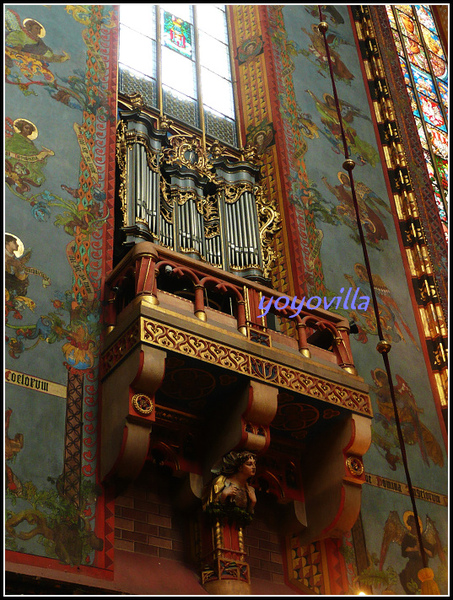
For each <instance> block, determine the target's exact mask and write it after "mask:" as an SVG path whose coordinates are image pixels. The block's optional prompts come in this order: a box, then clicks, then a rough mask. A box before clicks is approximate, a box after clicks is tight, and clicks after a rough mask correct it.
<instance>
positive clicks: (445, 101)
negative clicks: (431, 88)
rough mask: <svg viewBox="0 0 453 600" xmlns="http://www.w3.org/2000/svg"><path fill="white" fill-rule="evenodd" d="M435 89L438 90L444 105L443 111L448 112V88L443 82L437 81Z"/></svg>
mask: <svg viewBox="0 0 453 600" xmlns="http://www.w3.org/2000/svg"><path fill="white" fill-rule="evenodd" d="M437 87H438V88H439V93H440V97H441V100H442V104H443V105H444V107H445V110H448V86H447V84H446V83H444V82H443V81H438V82H437Z"/></svg>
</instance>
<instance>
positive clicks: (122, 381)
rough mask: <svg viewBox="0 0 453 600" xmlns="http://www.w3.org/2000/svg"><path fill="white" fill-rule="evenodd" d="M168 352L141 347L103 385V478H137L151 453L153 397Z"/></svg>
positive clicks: (159, 381) (140, 345) (153, 418)
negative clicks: (149, 450) (149, 452)
mask: <svg viewBox="0 0 453 600" xmlns="http://www.w3.org/2000/svg"><path fill="white" fill-rule="evenodd" d="M166 355H167V353H166V352H165V351H163V350H160V349H158V348H152V347H150V346H147V345H145V344H139V345H138V346H137V347H136V348H135V349H134V350H133V351H132V352H131V353H130V354H128V355H127V356H126V357H125V359H124V360H122V361H121V362H120V363H118V364H117V365H116V366H115V367H114V368H113V369H112V370H111V371H110V372H109V373H108V375H107V376H106V378H105V379H104V381H103V384H102V409H101V423H102V425H101V436H102V437H101V458H100V463H101V479H102V481H105V482H110V481H112V480H121V481H124V480H127V481H131V480H133V479H135V478H136V477H137V476H138V474H139V473H140V471H141V469H142V467H143V465H144V463H145V460H146V456H147V454H148V448H149V442H150V433H151V427H152V424H153V422H154V421H155V402H154V395H155V393H156V391H157V390H158V389H159V387H160V385H161V382H162V379H163V377H164V373H165V358H166Z"/></svg>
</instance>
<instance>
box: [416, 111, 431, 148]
mask: <svg viewBox="0 0 453 600" xmlns="http://www.w3.org/2000/svg"><path fill="white" fill-rule="evenodd" d="M417 110H418V109H417ZM415 124H416V125H417V131H418V135H419V137H420V142H421V144H422V148H423V149H424V150H429V144H428V141H427V139H426V134H425V130H424V129H423V123H422V121H421V119H420V117H416V118H415Z"/></svg>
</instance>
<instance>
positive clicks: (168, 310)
mask: <svg viewBox="0 0 453 600" xmlns="http://www.w3.org/2000/svg"><path fill="white" fill-rule="evenodd" d="M272 294H273V295H274V296H275V295H276V293H275V292H273V290H270V289H269V288H266V287H265V286H262V285H261V284H259V283H257V282H254V281H250V280H247V279H244V278H240V277H237V276H236V275H234V274H231V273H227V272H225V271H221V270H220V269H217V268H215V267H212V266H210V265H207V264H206V263H204V262H202V261H200V260H195V259H192V258H190V257H188V256H183V255H181V254H177V253H175V252H172V251H171V250H168V249H163V248H161V247H159V246H157V245H154V244H153V243H151V242H141V243H139V244H136V245H135V246H133V247H132V249H131V250H130V251H129V253H128V254H127V256H126V257H125V258H124V259H123V260H122V261H121V262H120V263H119V264H118V265H117V267H116V268H115V269H114V270H113V272H112V273H111V274H110V276H109V277H108V280H107V281H106V295H105V323H106V335H105V341H104V347H103V352H102V389H103V396H102V410H101V420H102V446H101V472H102V478H103V480H104V481H111V482H115V481H124V480H133V479H134V478H136V477H137V475H138V474H139V472H140V470H141V468H142V466H143V464H144V462H145V461H146V460H150V459H152V456H153V455H157V454H158V455H159V457H160V458H159V460H160V461H161V463H162V464H165V465H167V466H169V467H170V468H171V469H172V470H173V473H174V474H175V475H177V476H178V477H179V478H180V479H181V481H182V482H183V483H184V481H186V484H184V485H185V502H186V503H187V502H188V503H192V507H195V506H198V507H199V509H200V510H201V505H202V502H201V490H202V488H203V485H205V484H206V482H207V481H209V479H210V477H211V469H212V468H213V466H214V465H215V464H217V463H218V461H219V460H220V459H221V458H222V456H224V455H225V454H227V453H228V452H230V451H231V450H248V451H252V452H253V453H255V454H256V455H257V457H258V460H257V472H256V476H255V478H254V486H255V487H256V489H257V494H258V495H259V494H260V493H261V492H262V493H264V492H267V493H271V494H273V495H275V496H276V497H277V500H278V506H279V510H280V511H281V523H282V530H284V531H285V532H286V533H288V534H289V533H296V532H297V533H299V534H300V535H301V536H302V538H301V539H302V540H303V541H305V542H307V543H309V542H310V541H314V540H317V539H321V538H323V537H336V536H341V535H343V534H344V533H345V532H347V531H349V530H350V529H351V527H352V525H353V524H354V522H355V520H356V518H357V516H358V514H359V510H360V500H361V486H362V484H363V483H364V477H365V476H364V471H363V463H362V457H363V455H364V454H365V453H366V451H367V450H368V447H369V445H370V443H371V427H370V425H371V417H372V411H371V403H370V398H369V396H368V388H367V386H366V384H365V383H364V381H363V380H362V379H361V378H360V377H359V376H357V375H356V373H355V368H354V364H353V360H352V354H351V349H350V345H349V325H348V323H347V321H346V320H345V319H343V318H342V317H340V316H339V315H336V314H333V313H329V312H327V311H325V310H322V309H316V310H305V309H304V310H303V311H301V312H300V314H299V315H297V316H298V318H299V321H297V319H295V318H294V319H292V322H293V321H297V324H298V325H296V326H294V327H293V328H292V335H285V334H283V333H281V332H278V331H275V330H273V329H271V328H270V327H269V325H270V322H267V321H266V319H259V318H258V315H259V312H260V311H259V306H258V304H259V301H260V299H261V298H263V297H264V298H269V297H271V296H272ZM279 318H281V319H284V318H286V319H290V318H292V317H291V312H290V311H289V312H288V311H286V313H284V314H279ZM290 331H291V328H290ZM301 331H302V332H303V335H301ZM326 331H328V333H329V336H330V337H328V343H327V344H326V343H325V340H326V335H325V332H326ZM318 334H322V335H318ZM319 340H322V341H321V343H319V345H316V344H317V341H319ZM189 439H190V440H191V442H192V443H191V445H190V448H191V449H190V452H189V450H187V448H188V447H189V444H188V443H187V441H188V440H189ZM156 453H157V454H156ZM222 527H223V525H222ZM214 529H215V527H214ZM222 531H223V534H222V535H227V533H225V531H226V530H223V529H222ZM235 531H236V530H235ZM236 533H237V532H236ZM236 533H234V535H236ZM241 535H242V534H241ZM234 539H236V538H234ZM238 540H239V538H238ZM238 540H236V541H237V544H236V542H235V543H234V544H233V541H234V540H233V538H232V541H231V543H232V544H233V546H232V551H233V550H234V552H239V553H242V554H241V559H240V560H239V559H238V560H239V562H241V564H242V563H244V564H246V557H245V554H244V553H243V550H242V549H241V548H243V546H240V545H239V541H238ZM214 541H215V539H214ZM219 543H220V542H219ZM236 546H237V547H236ZM223 547H224V546H222V548H223ZM214 550H215V547H213V548H212V552H214ZM234 552H233V553H234ZM219 556H220V555H219ZM222 556H223V555H222ZM225 556H226V555H225ZM238 556H239V555H238ZM223 558H225V557H223ZM227 562H228V561H227ZM212 564H213V563H212ZM222 564H223V563H222ZM225 564H226V563H225ZM216 569H217V571H218V573H220V571H219V569H221V567H220V566H219V567H218V568H217V567H216ZM216 569H214V574H212V573H211V574H210V575H209V576H208V575H207V571H206V572H205V574H204V575H203V577H205V579H206V578H207V579H206V581H207V580H208V579H209V586H208V587H210V589H212V590H213V591H212V593H236V592H231V591H230V592H228V591H225V590H227V589H230V588H231V586H233V587H234V586H235V585H236V584H233V583H231V581H232V579H235V578H236V579H235V580H236V581H237V582H238V581H239V583H237V585H239V586H240V587H241V586H242V587H243V583H244V581H246V579H247V578H245V579H244V581H243V582H242V583H241V581H242V580H241V577H242V575H240V574H239V575H238V574H237V573H236V572H235V575H234V577H233V575H232V576H231V577H229V576H228V570H227V572H226V575H225V577H224V576H223V575H222V576H220V575H219V574H218V573H217V571H216ZM244 569H245V570H244V573H246V572H247V573H248V570H247V568H245V567H244ZM215 573H217V575H216V574H215ZM222 573H223V571H222ZM232 573H233V571H231V572H230V574H232ZM244 577H245V575H244ZM223 580H226V581H229V583H226V584H225V583H221V582H222V581H223ZM219 582H220V583H219ZM246 583H247V582H246ZM244 585H245V584H244ZM247 585H248V583H247ZM247 585H245V591H241V593H248V592H247V591H246V590H247V589H248V588H247ZM225 586H226V587H225ZM242 587H241V589H242ZM231 589H232V588H231Z"/></svg>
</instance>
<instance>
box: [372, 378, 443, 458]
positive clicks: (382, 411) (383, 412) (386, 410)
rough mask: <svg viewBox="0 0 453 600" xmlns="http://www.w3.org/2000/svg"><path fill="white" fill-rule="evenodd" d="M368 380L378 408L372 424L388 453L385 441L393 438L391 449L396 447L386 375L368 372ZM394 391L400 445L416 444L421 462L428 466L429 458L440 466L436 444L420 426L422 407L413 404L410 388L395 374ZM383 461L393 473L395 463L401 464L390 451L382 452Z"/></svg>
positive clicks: (393, 418) (396, 439)
mask: <svg viewBox="0 0 453 600" xmlns="http://www.w3.org/2000/svg"><path fill="white" fill-rule="evenodd" d="M371 377H372V378H373V381H374V383H375V386H374V387H373V388H372V390H373V392H374V393H375V394H376V398H377V405H378V409H379V414H376V415H375V423H376V425H377V424H379V425H381V427H382V428H383V430H384V432H385V434H386V440H387V441H386V443H385V444H384V447H382V450H391V444H390V442H389V439H392V438H393V446H394V447H397V446H399V444H397V442H398V436H397V432H396V424H395V414H394V410H393V402H392V398H391V394H390V387H389V383H388V378H387V374H386V373H385V371H383V370H382V369H374V370H372V371H371ZM394 390H395V398H396V406H397V409H398V415H399V418H400V423H401V430H402V433H403V439H404V442H405V443H406V444H408V445H409V446H415V445H417V446H418V447H419V449H420V455H421V457H422V460H423V462H424V463H425V464H426V465H427V466H430V459H431V461H432V462H433V463H434V464H436V465H438V466H439V467H443V465H444V458H443V454H442V449H441V447H440V444H439V443H438V442H437V440H436V438H435V437H434V435H433V434H432V433H431V431H430V430H429V429H428V428H427V427H426V426H425V425H424V424H423V423H422V421H421V415H422V414H423V412H424V411H423V408H420V407H419V406H418V405H417V403H416V401H415V397H414V394H413V393H412V390H411V388H410V387H409V385H408V384H407V382H406V381H405V380H404V379H403V378H402V377H401V375H398V374H397V375H396V385H395V387H394ZM373 441H374V442H375V443H377V444H378V445H379V442H380V441H381V440H380V438H379V437H374V439H373ZM395 444H397V446H395ZM386 460H387V462H389V464H390V466H391V468H392V469H393V470H396V463H397V462H401V461H400V457H399V454H398V453H396V454H392V453H391V452H390V454H388V455H387V453H386ZM392 465H393V467H394V468H393V467H392Z"/></svg>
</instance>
